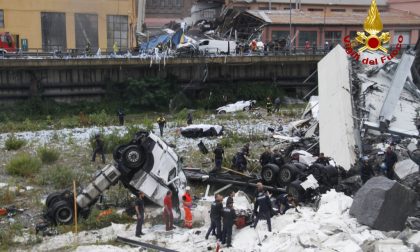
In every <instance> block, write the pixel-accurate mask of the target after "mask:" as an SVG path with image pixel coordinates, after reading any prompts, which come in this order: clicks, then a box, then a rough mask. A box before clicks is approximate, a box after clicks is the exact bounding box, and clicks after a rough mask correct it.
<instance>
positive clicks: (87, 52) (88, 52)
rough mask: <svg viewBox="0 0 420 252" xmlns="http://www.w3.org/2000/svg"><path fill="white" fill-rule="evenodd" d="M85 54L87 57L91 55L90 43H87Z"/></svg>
mask: <svg viewBox="0 0 420 252" xmlns="http://www.w3.org/2000/svg"><path fill="white" fill-rule="evenodd" d="M85 54H86V55H85V56H89V55H90V42H87V44H86V48H85Z"/></svg>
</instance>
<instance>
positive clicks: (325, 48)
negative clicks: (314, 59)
mask: <svg viewBox="0 0 420 252" xmlns="http://www.w3.org/2000/svg"><path fill="white" fill-rule="evenodd" d="M329 50H330V45H329V44H328V41H325V46H324V53H325V54H327V53H328V51H329Z"/></svg>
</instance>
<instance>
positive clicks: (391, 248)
mask: <svg viewBox="0 0 420 252" xmlns="http://www.w3.org/2000/svg"><path fill="white" fill-rule="evenodd" d="M374 251H375V252H395V251H398V252H413V250H412V249H410V248H408V247H407V246H405V245H404V243H403V241H401V240H399V239H386V240H380V241H376V242H375V243H374Z"/></svg>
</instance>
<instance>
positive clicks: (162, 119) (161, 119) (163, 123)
mask: <svg viewBox="0 0 420 252" xmlns="http://www.w3.org/2000/svg"><path fill="white" fill-rule="evenodd" d="M156 122H157V124H158V125H159V130H160V136H163V127H165V126H166V119H165V117H163V114H161V115H160V116H159V117H158V118H157V120H156Z"/></svg>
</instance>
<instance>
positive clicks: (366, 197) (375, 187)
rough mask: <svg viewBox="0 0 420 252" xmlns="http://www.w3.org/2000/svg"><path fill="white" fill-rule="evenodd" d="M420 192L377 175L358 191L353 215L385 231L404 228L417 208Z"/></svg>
mask: <svg viewBox="0 0 420 252" xmlns="http://www.w3.org/2000/svg"><path fill="white" fill-rule="evenodd" d="M416 199H417V195H416V193H415V192H414V191H412V190H410V189H408V188H407V187H405V186H403V185H402V184H400V183H398V182H396V181H394V180H390V179H388V178H386V177H383V176H380V177H374V178H372V179H370V180H368V181H367V182H366V184H364V185H363V186H362V188H360V189H359V191H358V192H357V193H356V195H355V197H354V200H353V204H352V206H351V208H350V214H351V215H353V216H355V217H356V218H357V221H358V222H359V223H361V224H364V225H367V226H369V227H371V228H373V229H378V230H382V231H391V230H402V229H403V228H404V227H405V222H406V220H407V217H408V215H409V214H410V213H411V212H412V211H413V210H414V208H415V207H416Z"/></svg>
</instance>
